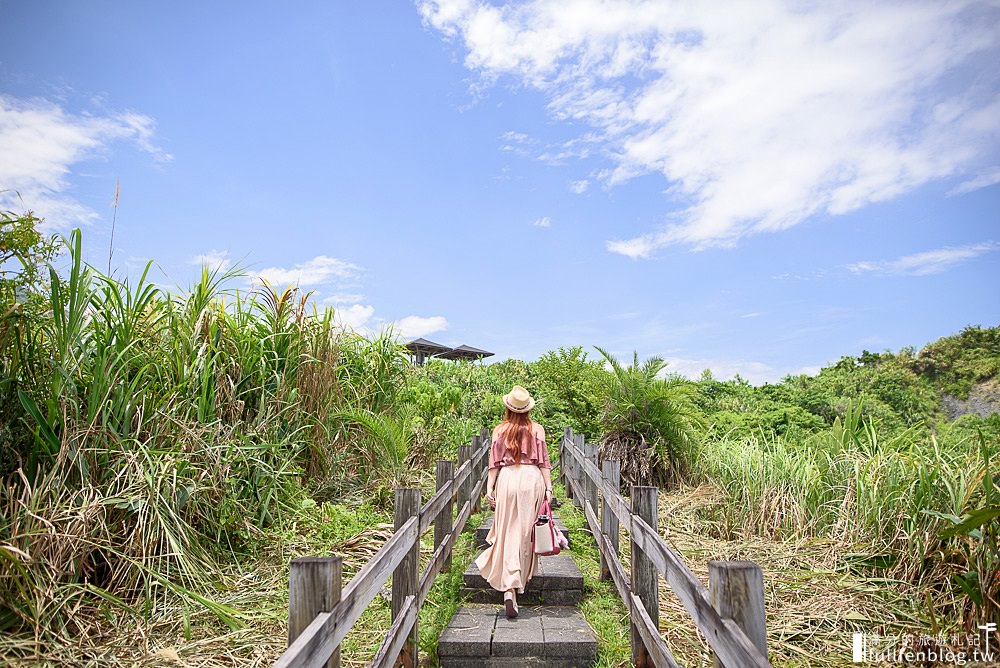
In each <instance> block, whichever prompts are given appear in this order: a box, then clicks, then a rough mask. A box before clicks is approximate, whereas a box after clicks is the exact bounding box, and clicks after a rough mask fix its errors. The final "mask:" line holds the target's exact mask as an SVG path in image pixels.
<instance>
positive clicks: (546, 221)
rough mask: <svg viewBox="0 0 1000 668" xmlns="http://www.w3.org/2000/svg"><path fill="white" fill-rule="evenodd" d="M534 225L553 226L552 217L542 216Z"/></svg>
mask: <svg viewBox="0 0 1000 668" xmlns="http://www.w3.org/2000/svg"><path fill="white" fill-rule="evenodd" d="M532 225H534V226H535V227H552V219H551V218H550V217H548V216H542V217H541V218H539V219H538V220H536V221H535V222H534V223H532Z"/></svg>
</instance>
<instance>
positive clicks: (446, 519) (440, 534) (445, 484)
mask: <svg viewBox="0 0 1000 668" xmlns="http://www.w3.org/2000/svg"><path fill="white" fill-rule="evenodd" d="M454 477H455V463H454V462H452V461H450V460H447V459H439V460H438V461H437V464H436V465H435V469H434V478H435V483H436V484H437V490H438V491H437V493H438V494H441V493H444V494H445V503H444V506H442V507H441V509H440V510H439V511H438V512H436V513H434V515H433V517H434V549H437V548H438V547H439V546H440V545H441V544H442V543H443V542H444V541H445V539H446V538H447V537H448V534H450V533H451V527H452V517H451V515H452V510H453V508H454V504H455V500H454V497H455V492H454V483H453V482H452V479H453V478H454ZM435 496H437V495H435ZM433 504H434V499H431V500H430V501H429V502H428V503H427V506H432V505H433ZM425 507H426V506H425ZM421 512H423V511H421ZM420 535H423V532H420ZM443 567H444V568H446V569H447V568H451V551H450V550H449V551H448V553H447V555H446V556H445V559H444V564H443Z"/></svg>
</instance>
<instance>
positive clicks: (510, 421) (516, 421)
mask: <svg viewBox="0 0 1000 668" xmlns="http://www.w3.org/2000/svg"><path fill="white" fill-rule="evenodd" d="M506 411H507V412H506V414H505V415H504V418H503V423H502V424H501V426H503V429H504V431H503V438H504V441H505V443H506V445H507V451H508V452H510V456H511V457H512V458H513V460H514V463H515V464H520V463H521V444H522V443H528V442H529V441H528V439H529V438H531V432H532V428H531V425H532V424H533V423H532V420H531V416H530V415H528V413H515V412H514V411H512V410H511V409H509V408H507V409H506Z"/></svg>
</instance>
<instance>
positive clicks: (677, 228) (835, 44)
mask: <svg viewBox="0 0 1000 668" xmlns="http://www.w3.org/2000/svg"><path fill="white" fill-rule="evenodd" d="M419 7H420V11H421V14H422V16H423V18H424V20H425V21H426V22H427V23H428V24H429V25H431V26H434V27H435V28H437V29H438V30H440V31H441V32H442V34H444V35H445V36H447V37H449V38H452V39H456V40H461V43H462V44H463V46H464V49H465V50H466V53H467V55H466V57H465V64H466V66H467V67H468V68H469V69H470V70H472V71H474V72H476V73H478V74H480V75H481V77H482V81H483V82H485V83H487V84H489V83H491V82H493V81H498V80H502V78H504V77H510V78H511V79H512V80H513V82H514V84H515V85H527V86H530V87H533V88H535V89H537V90H539V91H541V92H542V93H543V94H545V95H546V96H547V100H548V109H549V112H550V113H551V115H552V116H553V117H554V118H556V119H558V120H564V121H567V122H572V123H574V124H576V125H578V126H583V127H585V128H586V130H585V134H586V135H590V136H591V137H592V138H593V139H594V140H595V141H599V142H600V149H601V150H600V151H599V153H600V154H601V155H605V156H611V158H610V164H609V165H608V167H607V168H606V169H605V170H604V171H603V172H601V173H600V175H599V176H600V178H601V179H602V180H603V181H604V182H605V183H606V184H607V185H608V186H614V185H616V184H620V183H623V182H625V181H627V180H629V179H631V178H634V177H636V176H639V175H642V174H647V173H651V172H653V173H660V174H662V175H663V177H664V178H665V179H666V181H667V182H668V184H669V187H668V188H667V197H668V200H667V201H665V202H664V219H665V225H664V226H663V227H662V228H660V229H657V230H651V231H650V232H649V233H647V234H643V235H641V236H639V237H635V238H630V239H613V240H611V241H609V242H608V244H607V248H608V250H610V251H612V252H615V253H621V254H624V255H627V256H630V257H648V256H650V255H651V254H653V253H654V252H655V251H656V250H657V249H659V248H661V247H663V246H665V245H668V244H678V243H680V244H687V245H691V246H693V247H705V246H712V245H732V244H735V243H736V242H738V241H739V240H740V239H741V238H743V237H745V236H747V235H751V234H758V233H763V232H776V231H779V230H783V229H786V228H789V227H792V226H794V225H797V224H799V223H801V222H802V221H804V220H806V219H807V218H809V217H810V216H813V215H815V214H820V213H827V214H834V215H836V214H841V213H844V212H848V211H851V210H854V209H858V208H860V207H863V206H865V205H867V204H870V203H873V202H878V201H883V200H887V199H891V198H893V197H896V196H899V195H901V194H903V193H906V192H908V191H911V190H913V189H915V188H916V187H918V186H920V185H922V184H925V183H928V182H930V181H933V180H937V179H944V178H961V179H966V181H965V183H963V184H962V185H960V186H958V188H957V191H958V192H966V191H968V190H971V189H974V188H977V187H983V186H984V185H988V184H989V183H990V182H995V180H993V179H994V175H993V174H992V172H988V171H986V172H984V170H988V169H990V168H992V169H995V168H996V165H995V156H996V155H997V150H998V145H1000V70H998V69H997V68H996V67H995V65H994V63H995V62H997V60H998V58H1000V53H998V52H1000V40H998V38H997V32H996V26H997V24H998V14H1000V9H998V8H997V6H996V5H995V4H991V3H980V2H974V1H972V2H961V3H882V4H877V5H872V4H871V3H861V2H855V3H818V4H817V3H812V4H809V5H802V4H800V3H790V2H789V3H786V2H780V1H779V0H763V1H762V2H754V3H746V4H737V5H732V4H727V5H725V7H722V6H720V5H718V4H716V3H706V2H697V1H694V0H675V1H669V0H634V1H632V2H605V1H600V0H529V1H528V2H524V3H519V4H516V5H515V4H511V3H503V4H501V3H495V2H485V1H484V0H420V2H419ZM580 139H583V137H581V138H580ZM591 148H592V142H591V143H590V144H589V145H588V149H587V150H588V154H589V151H590V150H591ZM597 152H598V151H594V153H597ZM566 155H569V154H568V153H567V154H566ZM563 157H565V156H563V155H559V156H557V157H554V156H548V157H547V158H546V159H547V160H550V161H553V160H554V161H558V159H562V158H563ZM970 174H985V175H984V176H978V177H973V178H972V179H971V180H970V179H969V176H968V175H970Z"/></svg>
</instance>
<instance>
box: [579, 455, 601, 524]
mask: <svg viewBox="0 0 1000 668" xmlns="http://www.w3.org/2000/svg"><path fill="white" fill-rule="evenodd" d="M583 456H584V458H585V459H586V460H587V461H588V462H590V463H591V464H593V465H594V467H595V468H596V467H597V446H596V445H594V444H593V443H586V444H584V446H583ZM580 475H581V476H583V479H584V481H585V483H584V486H583V488H584V489H585V490H587V494H586V496H585V497H584V498H586V499H587V501H590V507H591V508H593V509H594V515H595V516H596V515H597V513H598V512H599V510H598V509H599V506H598V504H597V481H596V480H592V479H591V478H590V476H589V475H587V472H586V471H584V470H583V467H582V466H581V467H580Z"/></svg>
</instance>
